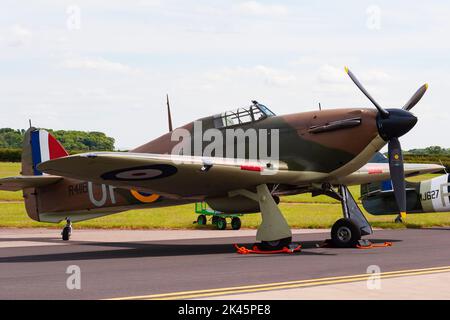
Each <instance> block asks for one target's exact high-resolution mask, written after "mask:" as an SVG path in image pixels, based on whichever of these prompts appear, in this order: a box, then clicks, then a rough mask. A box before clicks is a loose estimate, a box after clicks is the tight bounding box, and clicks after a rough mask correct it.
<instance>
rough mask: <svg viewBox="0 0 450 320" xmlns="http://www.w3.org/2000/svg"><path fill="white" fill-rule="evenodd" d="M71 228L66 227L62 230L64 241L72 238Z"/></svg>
mask: <svg viewBox="0 0 450 320" xmlns="http://www.w3.org/2000/svg"><path fill="white" fill-rule="evenodd" d="M70 229H71V228H70V227H64V229H63V231H62V232H61V236H62V239H63V240H64V241H68V240H69V239H70V234H71V231H72V230H70Z"/></svg>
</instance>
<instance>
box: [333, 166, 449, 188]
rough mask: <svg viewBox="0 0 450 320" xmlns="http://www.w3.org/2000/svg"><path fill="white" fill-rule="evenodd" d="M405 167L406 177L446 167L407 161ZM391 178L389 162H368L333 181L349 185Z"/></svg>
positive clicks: (437, 170)
mask: <svg viewBox="0 0 450 320" xmlns="http://www.w3.org/2000/svg"><path fill="white" fill-rule="evenodd" d="M404 169H405V177H412V176H418V175H421V174H426V173H433V172H439V171H442V170H444V167H443V166H441V165H437V164H427V163H424V164H422V163H405V164H404ZM390 178H391V177H390V173H389V163H368V164H366V165H364V166H363V167H362V168H361V169H359V170H357V171H355V172H353V173H352V174H350V175H348V176H346V177H342V178H337V179H335V180H333V181H332V183H333V184H345V185H348V186H349V185H359V184H365V183H370V182H377V181H384V180H389V179H390Z"/></svg>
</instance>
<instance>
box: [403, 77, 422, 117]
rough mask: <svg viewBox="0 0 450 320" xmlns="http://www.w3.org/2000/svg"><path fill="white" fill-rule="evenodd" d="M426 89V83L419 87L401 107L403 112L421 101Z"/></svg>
mask: <svg viewBox="0 0 450 320" xmlns="http://www.w3.org/2000/svg"><path fill="white" fill-rule="evenodd" d="M427 89H428V83H425V84H424V85H423V86H421V87H420V88H419V89H418V90H417V91H416V93H414V94H413V96H412V97H411V98H410V99H409V100H408V102H407V103H406V104H405V105H404V106H403V108H402V109H403V110H406V111H409V110H411V109H412V108H414V106H415V105H416V104H417V102H419V101H420V99H422V97H423V95H424V94H425V92H426V91H427Z"/></svg>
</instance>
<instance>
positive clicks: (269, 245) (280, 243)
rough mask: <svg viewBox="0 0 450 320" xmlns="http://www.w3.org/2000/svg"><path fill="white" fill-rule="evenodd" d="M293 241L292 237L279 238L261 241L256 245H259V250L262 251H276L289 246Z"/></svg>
mask: <svg viewBox="0 0 450 320" xmlns="http://www.w3.org/2000/svg"><path fill="white" fill-rule="evenodd" d="M291 243H292V237H288V238H284V239H279V240H273V241H261V243H257V244H255V246H257V247H258V249H259V250H262V251H275V250H281V249H283V248H285V247H289V245H290V244H291Z"/></svg>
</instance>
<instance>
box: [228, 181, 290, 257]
mask: <svg viewBox="0 0 450 320" xmlns="http://www.w3.org/2000/svg"><path fill="white" fill-rule="evenodd" d="M235 195H243V196H245V197H247V198H250V199H252V200H255V201H257V202H259V208H260V210H261V216H262V223H261V225H260V226H259V228H258V232H257V233H256V240H258V241H261V243H258V244H256V245H257V246H258V247H259V249H260V250H266V251H270V250H280V249H282V248H284V247H288V246H289V245H290V244H291V241H292V232H291V229H290V228H289V225H288V224H287V222H286V219H285V218H284V217H283V215H282V213H281V211H280V209H279V208H278V205H277V204H276V202H275V200H274V199H273V197H272V195H271V194H270V191H269V188H267V185H265V184H262V185H259V186H257V187H256V193H254V192H250V191H248V190H237V191H233V192H230V196H235Z"/></svg>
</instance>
